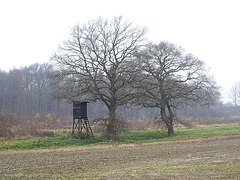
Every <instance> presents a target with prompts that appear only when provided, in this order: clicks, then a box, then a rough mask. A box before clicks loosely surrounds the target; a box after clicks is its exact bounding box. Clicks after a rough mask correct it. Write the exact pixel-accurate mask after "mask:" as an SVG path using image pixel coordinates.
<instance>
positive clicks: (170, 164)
mask: <svg viewBox="0 0 240 180" xmlns="http://www.w3.org/2000/svg"><path fill="white" fill-rule="evenodd" d="M0 179H240V137H239V136H237V137H232V138H231V137H230V138H219V139H218V138H216V139H210V140H197V141H186V142H184V141H180V142H172V143H153V144H145V145H125V146H124V145H122V146H120V147H114V146H108V147H101V146H100V147H92V148H75V149H74V148H70V149H67V148H66V149H62V150H39V151H25V152H15V153H12V152H11V153H0Z"/></svg>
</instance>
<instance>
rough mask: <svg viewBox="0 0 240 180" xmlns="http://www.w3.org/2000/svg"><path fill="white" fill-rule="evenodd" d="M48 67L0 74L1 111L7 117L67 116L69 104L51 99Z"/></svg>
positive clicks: (34, 67)
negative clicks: (26, 115) (47, 114)
mask: <svg viewBox="0 0 240 180" xmlns="http://www.w3.org/2000/svg"><path fill="white" fill-rule="evenodd" d="M52 72H53V68H52V66H51V65H50V64H47V63H45V64H33V65H30V66H28V67H24V68H20V69H13V70H10V71H9V72H5V71H0V109H1V110H4V111H7V112H9V113H18V114H31V113H68V111H69V104H67V103H65V102H63V101H58V100H56V99H53V97H52V96H51V94H52V92H53V91H54V89H53V87H52V86H51V80H50V78H49V75H50V74H51V73H52Z"/></svg>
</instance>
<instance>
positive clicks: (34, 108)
mask: <svg viewBox="0 0 240 180" xmlns="http://www.w3.org/2000/svg"><path fill="white" fill-rule="evenodd" d="M53 72H54V70H53V67H52V66H51V65H50V64H48V63H45V64H38V63H36V64H32V65H30V66H27V67H23V68H19V69H12V70H10V71H9V72H6V71H0V130H1V133H0V136H1V135H2V136H3V135H4V134H11V133H10V132H11V131H25V132H26V133H30V131H31V132H36V131H35V130H36V129H38V128H48V127H49V128H50V127H51V128H53V127H65V126H70V125H71V124H72V103H69V102H65V101H63V100H61V101H60V100H58V99H56V98H54V97H53V94H54V92H55V90H54V89H55V87H54V85H52V82H51V78H50V76H51V74H53ZM239 109H240V108H239V106H234V105H230V104H228V105H227V104H222V103H221V102H220V103H219V104H217V105H215V106H214V107H200V106H196V107H181V108H179V109H177V114H178V116H179V118H180V119H181V120H191V121H192V122H193V121H202V122H203V121H204V122H205V123H211V121H213V119H218V121H219V122H220V120H223V119H224V120H226V119H231V121H236V122H237V120H234V119H236V117H238V116H240V111H239ZM107 112H108V111H107V109H106V107H105V106H104V105H103V104H102V103H100V102H90V103H89V104H88V117H89V119H90V121H92V120H93V119H96V118H104V117H106V116H107V115H108V114H107ZM118 115H119V116H121V117H122V118H123V119H125V120H126V121H128V122H131V123H132V124H135V126H136V127H137V126H138V125H141V124H142V126H146V124H147V122H146V121H147V120H149V119H154V118H155V117H157V116H158V115H159V109H158V108H141V107H140V106H131V107H120V108H119V109H118ZM206 121H207V122H206ZM136 124H138V125H136ZM23 127H27V129H28V130H27V129H26V128H23Z"/></svg>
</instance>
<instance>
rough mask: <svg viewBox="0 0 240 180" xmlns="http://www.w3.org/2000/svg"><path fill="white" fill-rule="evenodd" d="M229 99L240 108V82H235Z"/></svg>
mask: <svg viewBox="0 0 240 180" xmlns="http://www.w3.org/2000/svg"><path fill="white" fill-rule="evenodd" d="M228 96H229V98H230V99H231V101H232V103H233V104H234V106H235V107H236V106H238V105H239V103H240V81H239V82H235V83H234V84H233V86H232V87H231V89H230V91H229V93H228Z"/></svg>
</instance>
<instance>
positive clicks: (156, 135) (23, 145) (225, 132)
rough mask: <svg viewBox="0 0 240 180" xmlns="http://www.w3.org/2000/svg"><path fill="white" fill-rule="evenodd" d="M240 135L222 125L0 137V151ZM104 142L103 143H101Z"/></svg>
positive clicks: (232, 127) (233, 127) (239, 129)
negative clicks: (110, 136)
mask: <svg viewBox="0 0 240 180" xmlns="http://www.w3.org/2000/svg"><path fill="white" fill-rule="evenodd" d="M232 135H240V126H239V124H237V125H224V126H222V125H221V126H214V127H213V126H211V127H205V128H202V127H201V128H193V129H178V130H175V135H174V136H173V137H167V132H166V131H138V132H129V133H122V134H121V135H120V136H119V142H117V143H116V142H112V143H111V142H104V141H105V140H106V139H103V138H101V134H95V137H94V138H91V139H87V140H81V139H79V138H71V137H70V136H64V135H61V136H56V137H22V138H11V139H8V138H0V151H15V150H16V151H18V150H32V149H57V148H64V147H76V146H87V145H95V144H99V143H101V144H116V145H118V144H122V143H138V144H140V143H149V142H159V141H179V140H189V139H199V138H212V137H221V136H232ZM103 142H104V143H103Z"/></svg>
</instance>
